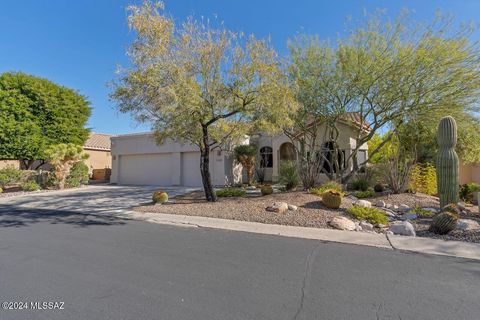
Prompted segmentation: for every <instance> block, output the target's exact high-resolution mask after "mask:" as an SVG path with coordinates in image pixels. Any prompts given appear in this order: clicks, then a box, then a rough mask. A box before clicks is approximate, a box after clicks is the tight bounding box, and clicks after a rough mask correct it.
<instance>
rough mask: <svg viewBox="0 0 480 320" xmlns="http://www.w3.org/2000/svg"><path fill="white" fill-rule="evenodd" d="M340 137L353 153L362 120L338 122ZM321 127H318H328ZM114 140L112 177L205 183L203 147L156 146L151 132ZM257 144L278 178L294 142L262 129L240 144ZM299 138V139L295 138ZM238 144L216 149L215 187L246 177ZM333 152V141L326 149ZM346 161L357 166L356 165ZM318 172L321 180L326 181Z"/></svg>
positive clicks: (269, 176) (270, 175)
mask: <svg viewBox="0 0 480 320" xmlns="http://www.w3.org/2000/svg"><path fill="white" fill-rule="evenodd" d="M338 127H339V129H340V136H339V139H338V141H337V142H338V145H339V147H340V149H341V152H342V153H343V154H344V155H345V156H346V157H348V155H349V154H350V152H351V150H352V149H354V148H355V147H356V145H355V144H356V140H355V137H356V135H357V133H358V130H368V127H366V126H364V127H363V128H360V124H359V119H358V118H357V117H356V116H355V115H349V116H347V117H346V118H345V119H342V120H341V121H340V123H339V124H338ZM322 129H323V128H321V127H320V129H319V131H320V132H324V130H322ZM111 140H112V175H111V178H110V182H112V183H117V184H131V185H159V186H168V185H183V186H192V187H200V186H202V179H201V175H200V152H199V150H198V147H196V146H194V145H191V144H188V143H182V142H180V141H173V140H167V141H165V142H164V143H163V144H161V145H157V144H156V142H155V140H154V137H153V134H152V133H149V132H147V133H138V134H126V135H119V136H115V137H112V138H111ZM248 143H252V144H255V145H256V146H257V150H258V155H257V159H258V166H259V167H261V168H262V169H263V170H264V172H265V180H267V181H276V180H277V179H278V172H279V163H280V162H281V161H283V160H295V151H294V145H293V143H292V141H291V139H290V138H288V137H287V136H286V135H284V134H279V135H273V136H272V135H267V134H264V133H259V134H255V135H252V136H251V137H246V138H245V139H244V140H243V141H241V142H240V143H239V144H248ZM294 143H296V142H295V141H294ZM233 148H234V146H223V147H222V148H221V149H220V148H218V149H216V150H213V151H212V153H211V155H210V173H211V175H212V182H213V184H214V185H216V186H224V185H231V184H235V183H238V182H241V181H242V168H241V166H240V165H239V164H237V163H236V162H235V161H234V157H233ZM325 149H326V150H327V152H328V144H327V145H326V146H325V148H323V150H324V151H325ZM367 150H368V147H367V145H366V144H365V145H362V146H361V147H360V151H359V152H358V161H359V162H362V161H363V160H365V159H366V157H367V156H368V154H367ZM345 166H347V167H348V166H350V167H352V164H346V163H345ZM326 179H327V177H326V175H324V174H319V180H320V181H321V180H326Z"/></svg>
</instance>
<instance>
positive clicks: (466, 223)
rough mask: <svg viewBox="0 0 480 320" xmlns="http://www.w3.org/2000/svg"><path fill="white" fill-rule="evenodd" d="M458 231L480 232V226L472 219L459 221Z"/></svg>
mask: <svg viewBox="0 0 480 320" xmlns="http://www.w3.org/2000/svg"><path fill="white" fill-rule="evenodd" d="M457 229H458V230H463V231H472V230H480V224H479V223H478V222H477V221H475V220H472V219H459V220H458V221H457Z"/></svg>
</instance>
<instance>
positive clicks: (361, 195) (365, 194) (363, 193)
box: [353, 190, 375, 199]
mask: <svg viewBox="0 0 480 320" xmlns="http://www.w3.org/2000/svg"><path fill="white" fill-rule="evenodd" d="M353 195H354V196H355V197H357V198H358V199H363V198H371V197H373V196H375V192H374V191H372V190H366V191H355V192H354V193H353Z"/></svg>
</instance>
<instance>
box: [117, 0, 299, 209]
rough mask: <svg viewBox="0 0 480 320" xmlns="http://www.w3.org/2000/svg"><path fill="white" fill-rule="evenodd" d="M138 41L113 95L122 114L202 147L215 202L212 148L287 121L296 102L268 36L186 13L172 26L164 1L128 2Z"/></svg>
mask: <svg viewBox="0 0 480 320" xmlns="http://www.w3.org/2000/svg"><path fill="white" fill-rule="evenodd" d="M128 10H129V13H130V14H129V17H128V22H129V26H130V27H131V28H132V29H133V30H134V31H135V33H136V39H135V40H134V42H133V44H132V45H131V46H130V49H129V51H128V53H129V56H130V58H131V67H130V68H127V69H122V70H120V76H119V79H118V80H117V81H116V82H115V83H114V84H113V86H114V92H113V93H112V98H113V99H114V100H115V101H116V102H117V105H118V108H119V110H120V111H121V112H129V113H131V114H132V115H133V116H134V117H135V118H136V119H137V120H139V121H141V122H149V123H151V124H152V125H153V128H154V131H155V133H156V137H157V140H158V142H159V143H161V142H162V141H163V140H164V139H166V138H172V139H175V140H179V141H184V142H189V143H192V144H194V145H196V146H198V148H199V151H200V154H201V159H200V172H201V176H202V181H203V187H204V190H205V196H206V199H207V200H208V201H216V195H215V192H214V190H213V186H212V181H211V177H210V171H209V156H210V152H211V150H212V149H214V148H221V147H222V146H223V145H224V144H225V143H228V142H231V141H235V139H236V138H241V137H243V136H244V135H245V134H247V133H249V132H250V131H251V130H253V129H261V130H266V131H272V132H274V131H276V130H278V129H277V128H279V127H280V126H282V125H288V124H289V117H288V113H289V110H294V106H295V101H294V99H293V98H292V95H291V93H290V89H289V84H288V81H287V79H286V77H285V75H284V72H282V69H281V68H280V64H279V62H278V61H277V55H276V53H275V51H274V50H273V49H272V48H271V47H270V45H269V42H268V41H266V40H258V39H256V38H255V37H254V36H250V37H248V38H247V39H244V37H243V35H242V34H241V33H234V32H232V31H229V30H227V29H226V28H225V27H223V25H222V24H219V26H218V27H213V26H212V25H211V23H210V22H208V23H204V22H203V21H197V20H195V19H194V18H192V17H190V18H188V19H187V20H186V21H185V22H184V23H182V24H180V25H175V20H174V19H173V18H172V17H170V16H168V15H166V14H164V12H163V3H161V2H156V3H152V2H150V1H145V2H144V3H143V4H142V5H140V6H130V7H128Z"/></svg>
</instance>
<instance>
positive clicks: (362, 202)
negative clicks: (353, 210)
mask: <svg viewBox="0 0 480 320" xmlns="http://www.w3.org/2000/svg"><path fill="white" fill-rule="evenodd" d="M353 204H354V205H356V206H358V207H363V208H371V207H372V203H371V202H370V201H368V200H357V201H355V202H354V203H353Z"/></svg>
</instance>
